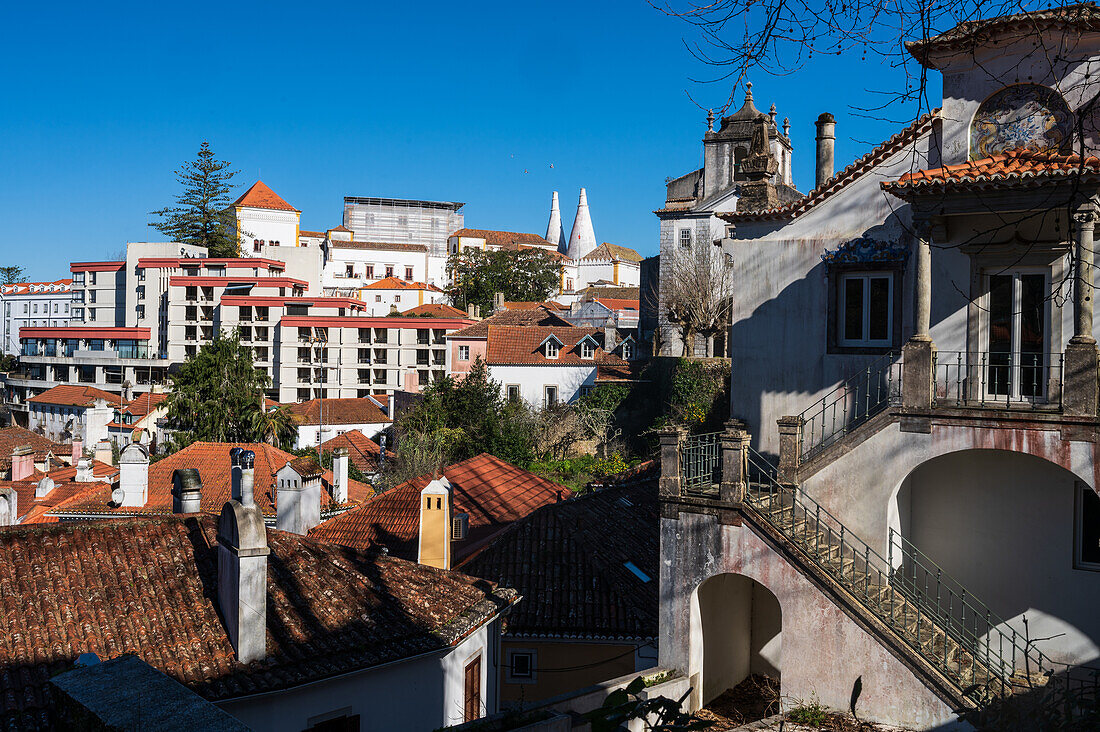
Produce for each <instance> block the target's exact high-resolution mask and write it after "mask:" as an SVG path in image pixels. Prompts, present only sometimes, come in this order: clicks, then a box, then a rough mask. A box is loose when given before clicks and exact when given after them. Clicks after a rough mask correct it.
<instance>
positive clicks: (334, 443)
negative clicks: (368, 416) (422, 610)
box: [320, 430, 382, 473]
mask: <svg viewBox="0 0 1100 732" xmlns="http://www.w3.org/2000/svg"><path fill="white" fill-rule="evenodd" d="M338 447H343V448H346V449H347V451H348V460H350V461H351V462H352V464H353V465H355V467H357V468H359V470H360V471H362V472H364V473H373V472H374V471H376V470H377V469H378V458H379V457H381V454H382V448H380V447H379V446H378V444H377V443H376V442H375V441H374V440H372V439H370V438H369V437H367V436H366V435H364V434H363V433H362V432H360V431H359V430H348V431H347V432H345V433H343V434H340V435H336V437H333V438H332V439H331V440H325V441H324V442H322V443H321V444H320V448H321V450H335V449H336V448H338Z"/></svg>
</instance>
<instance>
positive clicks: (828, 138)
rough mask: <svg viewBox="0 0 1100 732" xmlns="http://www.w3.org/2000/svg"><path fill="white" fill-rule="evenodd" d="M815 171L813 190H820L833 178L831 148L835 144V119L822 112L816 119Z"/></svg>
mask: <svg viewBox="0 0 1100 732" xmlns="http://www.w3.org/2000/svg"><path fill="white" fill-rule="evenodd" d="M816 124H817V139H816V141H817V170H816V175H815V176H814V188H815V189H816V190H819V191H820V190H821V188H822V187H823V186H824V185H825V182H826V181H828V180H829V179H830V178H832V177H833V148H834V146H835V144H836V117H834V116H833V115H831V114H829V113H828V112H822V113H821V116H820V117H818V118H817V122H816Z"/></svg>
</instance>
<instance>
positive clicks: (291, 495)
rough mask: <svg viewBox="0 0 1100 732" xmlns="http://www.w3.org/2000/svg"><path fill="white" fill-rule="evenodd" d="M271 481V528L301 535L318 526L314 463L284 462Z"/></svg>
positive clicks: (318, 488) (317, 482)
mask: <svg viewBox="0 0 1100 732" xmlns="http://www.w3.org/2000/svg"><path fill="white" fill-rule="evenodd" d="M275 481H276V485H277V486H278V487H277V493H276V506H275V528H277V529H279V530H280V531H289V532H291V533H294V534H305V533H306V532H307V531H309V530H310V529H312V528H313V527H314V526H316V525H317V524H319V523H321V466H320V465H318V464H317V462H316V461H314V460H312V459H311V458H298V459H297V460H294V461H292V462H288V463H287V464H286V465H284V466H283V467H282V468H280V470H279V472H277V473H276V474H275ZM345 484H346V480H345Z"/></svg>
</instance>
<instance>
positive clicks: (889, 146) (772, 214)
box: [717, 109, 940, 224]
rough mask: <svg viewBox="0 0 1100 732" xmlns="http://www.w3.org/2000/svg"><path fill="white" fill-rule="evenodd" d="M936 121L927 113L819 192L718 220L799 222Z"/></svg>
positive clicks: (936, 113) (724, 215)
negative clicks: (788, 220) (786, 220)
mask: <svg viewBox="0 0 1100 732" xmlns="http://www.w3.org/2000/svg"><path fill="white" fill-rule="evenodd" d="M939 118H940V110H938V109H933V110H932V111H931V112H930V113H928V114H926V115H923V116H922V117H921V118H920V119H918V120H916V121H915V122H913V123H912V124H910V125H909V126H908V127H906V128H905V129H903V130H901V131H900V132H898V133H897V134H895V135H893V136H892V137H891V138H890V139H889V140H886V141H885V142H883V143H882V144H880V145H878V146H877V147H875V148H874V149H872V150H871V151H870V152H868V153H867V154H866V155H864V156H863V157H861V158H859V159H858V160H856V161H855V162H853V163H852V164H851V165H849V166H848V167H847V168H845V169H844V170H842V171H840V172H839V173H837V174H836V175H834V176H833V177H832V178H829V179H828V180H827V181H825V184H824V185H822V186H821V188H820V189H817V188H815V189H814V190H812V191H810V192H809V193H807V194H806V195H805V196H802V197H801V198H799V199H797V200H795V201H793V202H791V203H788V204H786V205H784V206H779V207H777V208H771V209H765V210H763V211H748V212H745V213H736V212H733V213H720V214H717V215H718V218H720V219H722V220H724V221H728V222H729V223H733V224H736V223H738V222H741V221H774V220H785V219H795V218H798V217H799V216H801V215H802V214H804V213H806V212H807V211H809V210H810V209H812V208H813V207H815V206H817V205H818V204H819V203H821V202H822V201H824V200H826V199H828V198H832V197H833V196H834V195H836V194H837V193H839V192H840V191H842V190H844V189H845V188H847V187H848V186H849V185H851V184H852V183H854V182H855V181H857V180H859V179H860V178H861V177H862V176H863V175H864V174H865V173H869V172H871V171H872V170H874V169H875V168H876V167H877V166H879V165H881V164H882V163H883V162H885V161H886V159H887V158H889V157H890V156H891V155H893V154H894V153H896V152H898V151H899V150H901V149H902V148H904V147H905V146H906V145H909V144H911V143H912V142H913V141H914V140H917V139H919V138H920V136H921V135H923V134H925V133H926V132H928V131H929V130H930V129H932V124H933V123H934V122H935V121H936V120H938V119H939Z"/></svg>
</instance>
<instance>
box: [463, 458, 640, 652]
mask: <svg viewBox="0 0 1100 732" xmlns="http://www.w3.org/2000/svg"><path fill="white" fill-rule="evenodd" d="M659 527H660V511H659V508H658V504H657V481H656V480H655V479H654V478H653V477H649V478H648V480H644V481H643V482H641V483H638V482H637V480H633V481H631V482H630V483H629V484H627V485H624V486H613V487H608V488H603V489H600V490H594V491H589V492H588V493H585V494H582V495H580V496H577V497H575V498H571V499H569V500H567V501H563V502H561V503H557V504H553V505H549V506H543V507H542V508H540V509H538V510H537V511H535V512H534V513H532V514H530V515H529V516H527V517H525V518H522V519H520V520H519V521H516V522H515V523H514V524H513V525H512V526H511V527H510V528H509V529H508V530H507V531H505V532H504V533H503V534H501V535H500V536H499V537H498V538H497V539H495V540H494V541H493V543H492V544H490V545H489V546H487V547H486V548H484V549H483V550H481V552H480V553H478V554H477V555H476V556H475V557H473V558H472V559H470V560H469V561H468V562H466V563H465V564H463V565H462V571H463V572H466V573H467V574H471V575H474V576H475V577H484V578H485V579H488V580H491V581H497V582H501V583H503V584H506V586H508V587H513V588H515V590H516V591H517V592H518V593H519V594H520V595H521V596H523V597H526V598H527V599H526V600H525V601H524V602H520V603H518V604H517V605H516V606H515V607H514V608H513V609H512V610H511V611H509V614H508V634H509V635H510V636H532V637H533V636H538V637H547V636H549V637H572V638H578V637H579V638H589V639H596V638H598V639H604V640H611V639H615V640H627V639H629V640H642V639H650V638H655V637H656V636H657V627H658V609H659V607H660V600H659V595H658V593H659V584H660V582H659V581H658V580H659V577H660V553H661V552H660V530H659ZM627 562H630V563H631V564H633V565H634V566H635V567H637V568H638V569H639V570H640V571H641V572H642V573H644V574H645V575H646V576H648V577H649V578H650V581H649V582H645V581H643V580H642V579H641V578H640V577H638V576H637V575H635V574H634V573H633V572H632V571H630V569H628V568H627V566H626V563H627Z"/></svg>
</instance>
